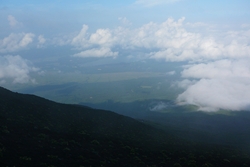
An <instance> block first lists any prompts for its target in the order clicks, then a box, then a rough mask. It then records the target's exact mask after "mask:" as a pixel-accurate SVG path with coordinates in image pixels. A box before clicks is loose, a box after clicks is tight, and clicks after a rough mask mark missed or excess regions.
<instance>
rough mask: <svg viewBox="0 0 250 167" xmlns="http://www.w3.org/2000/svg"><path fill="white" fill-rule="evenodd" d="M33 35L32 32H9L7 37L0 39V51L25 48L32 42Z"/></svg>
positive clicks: (5, 51)
mask: <svg viewBox="0 0 250 167" xmlns="http://www.w3.org/2000/svg"><path fill="white" fill-rule="evenodd" d="M34 37H35V35H34V34H32V33H18V34H15V33H11V34H10V35H9V36H8V37H5V38H4V39H0V53H1V52H2V53H7V52H14V51H18V50H21V49H25V48H27V47H28V46H29V45H30V44H31V43H32V42H33V39H34Z"/></svg>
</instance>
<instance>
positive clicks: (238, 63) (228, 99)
mask: <svg viewBox="0 0 250 167" xmlns="http://www.w3.org/2000/svg"><path fill="white" fill-rule="evenodd" d="M249 64H250V60H249V59H244V60H218V61H215V62H209V63H201V64H194V65H191V66H188V67H187V68H186V69H184V70H183V72H182V76H183V77H184V78H195V79H198V81H195V82H191V81H189V80H187V79H185V80H184V81H182V82H180V86H181V85H185V86H182V87H184V88H185V87H186V90H185V91H184V92H183V93H182V94H180V95H179V96H178V98H177V101H178V102H179V103H180V104H194V105H197V106H199V107H200V108H199V110H202V111H217V110H219V109H226V110H236V111H237V110H249V109H250V101H249V99H250V66H249ZM185 83H186V84H185Z"/></svg>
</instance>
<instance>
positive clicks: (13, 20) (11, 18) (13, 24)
mask: <svg viewBox="0 0 250 167" xmlns="http://www.w3.org/2000/svg"><path fill="white" fill-rule="evenodd" d="M8 21H9V25H10V27H11V28H15V27H19V26H21V25H22V23H20V22H18V21H17V20H16V18H15V17H14V16H12V15H9V16H8Z"/></svg>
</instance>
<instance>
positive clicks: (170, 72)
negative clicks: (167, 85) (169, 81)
mask: <svg viewBox="0 0 250 167" xmlns="http://www.w3.org/2000/svg"><path fill="white" fill-rule="evenodd" d="M175 73H176V72H175V71H169V72H167V74H168V75H174V74H175Z"/></svg>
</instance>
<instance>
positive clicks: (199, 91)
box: [0, 0, 250, 111]
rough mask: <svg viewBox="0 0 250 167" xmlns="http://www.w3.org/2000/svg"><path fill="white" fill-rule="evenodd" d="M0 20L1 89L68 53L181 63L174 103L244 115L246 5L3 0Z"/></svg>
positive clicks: (249, 32)
mask: <svg viewBox="0 0 250 167" xmlns="http://www.w3.org/2000/svg"><path fill="white" fill-rule="evenodd" d="M0 22H1V24H0V85H4V84H6V83H7V81H11V83H12V84H16V85H18V84H27V83H35V82H36V80H35V79H34V78H33V77H32V75H33V74H41V73H44V71H46V68H45V66H41V65H40V66H38V65H36V64H37V62H38V61H39V60H41V59H43V56H44V57H46V55H49V56H51V57H53V55H57V57H58V55H59V56H60V53H58V54H49V52H50V53H52V52H53V53H54V52H57V51H58V50H60V49H64V50H67V49H68V52H67V51H66V52H64V56H66V58H68V60H71V59H77V58H78V59H82V60H86V59H88V58H94V59H100V60H105V59H110V58H111V59H116V60H117V59H118V60H119V59H121V60H122V59H124V58H129V59H135V60H136V59H140V60H158V61H161V62H162V61H164V62H184V63H185V65H184V66H183V67H182V68H183V69H182V72H181V73H180V75H181V80H180V81H178V82H176V86H178V87H180V88H182V89H183V90H184V91H183V92H182V93H181V94H179V96H178V97H177V99H176V102H177V103H178V104H192V105H197V106H198V107H199V110H202V111H218V110H219V109H225V110H236V111H237V110H250V100H249V99H250V65H249V64H250V1H249V0H237V1H235V0H219V1H218V0H217V1H215V0H210V1H201V0H127V1H111V0H107V1H100V0H95V1H85V0H75V1H73V2H72V1H66V0H54V1H49V0H43V1H41V0H37V1H31V0H23V1H15V0H8V1H0ZM29 51H30V52H29ZM31 51H32V52H31ZM38 52H42V53H46V54H44V55H41V54H36V53H38ZM31 53H33V54H31ZM135 53H136V54H135ZM59 63H60V62H59Z"/></svg>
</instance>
